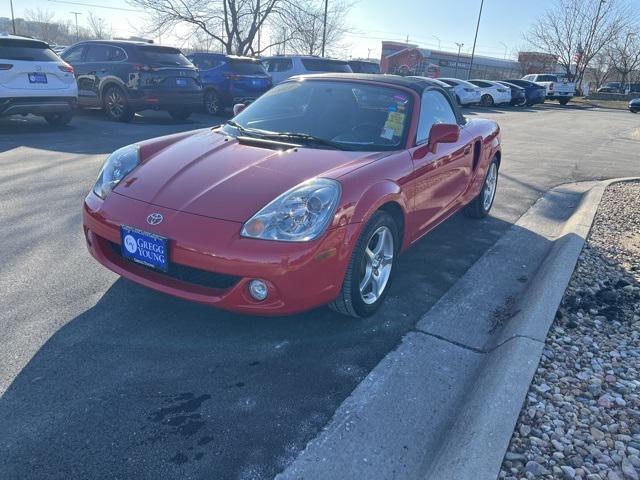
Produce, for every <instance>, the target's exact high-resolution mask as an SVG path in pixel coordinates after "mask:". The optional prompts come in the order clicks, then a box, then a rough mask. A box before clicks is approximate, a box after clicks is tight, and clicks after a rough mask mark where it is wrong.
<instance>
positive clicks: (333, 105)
mask: <svg viewBox="0 0 640 480" xmlns="http://www.w3.org/2000/svg"><path fill="white" fill-rule="evenodd" d="M411 107H412V99H411V95H410V94H409V93H406V92H404V91H402V90H399V89H395V88H390V87H380V86H376V85H370V84H365V83H357V82H344V81H326V80H322V81H321V80H307V81H301V82H285V83H282V84H280V85H278V86H276V87H275V88H273V89H271V90H269V91H268V92H267V93H265V94H264V95H262V96H261V97H260V98H259V99H258V100H256V101H255V102H254V103H252V104H251V105H250V106H248V107H247V108H246V109H245V110H244V111H243V112H242V113H240V114H239V115H238V116H236V117H235V118H234V119H233V122H235V124H236V126H232V125H229V124H227V125H225V126H224V127H223V130H224V132H225V133H228V134H232V135H248V136H257V137H261V136H267V137H268V136H271V137H273V135H274V134H276V135H278V138H277V139H281V140H282V141H286V140H287V139H286V138H284V136H283V135H282V134H292V133H293V134H296V135H297V136H296V137H295V138H290V141H291V143H302V144H305V145H306V146H310V147H318V148H326V147H327V144H328V143H329V142H330V143H331V144H332V145H333V146H334V147H335V146H337V148H342V149H345V150H361V151H379V150H396V149H399V148H402V145H404V141H405V136H406V132H407V130H408V128H409V121H410V116H411ZM302 136H307V137H313V138H314V139H316V140H322V142H319V141H313V139H312V138H307V139H306V140H308V141H305V139H304V138H301V137H302ZM322 143H324V145H323V144H322Z"/></svg>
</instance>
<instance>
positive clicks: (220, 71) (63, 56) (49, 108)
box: [0, 34, 575, 125]
mask: <svg viewBox="0 0 640 480" xmlns="http://www.w3.org/2000/svg"><path fill="white" fill-rule="evenodd" d="M0 47H1V50H0V62H1V63H0V85H1V86H3V87H4V90H0V92H2V93H0V95H1V96H0V116H6V115H13V114H23V115H24V114H27V113H35V114H36V115H41V116H43V117H44V118H45V119H46V120H47V121H48V122H49V123H51V124H53V125H64V124H66V123H68V122H69V121H70V120H71V116H72V114H73V109H74V108H76V107H80V108H101V109H103V110H104V111H105V113H106V115H107V116H108V117H109V118H111V119H113V120H116V121H122V122H126V121H129V120H130V119H131V118H132V117H133V116H134V115H135V113H136V112H139V111H142V110H149V109H152V110H162V111H167V112H168V113H169V114H170V115H171V116H172V117H173V118H175V119H176V120H185V119H187V118H188V117H189V116H190V115H191V113H192V112H194V111H196V110H199V109H202V108H204V110H205V112H207V113H209V114H211V115H220V114H222V113H223V112H224V111H225V110H226V109H227V108H230V107H232V106H233V105H235V104H239V103H241V104H248V103H251V102H253V101H254V100H255V99H257V98H258V97H259V96H260V95H262V94H263V93H264V92H266V91H267V90H269V89H270V88H272V87H273V86H274V85H277V84H279V83H281V82H283V81H285V80H287V79H289V78H290V77H292V76H295V75H304V74H312V73H352V72H355V73H364V74H372V73H380V69H379V66H378V65H377V64H376V63H374V62H369V61H364V60H352V61H350V62H347V61H343V60H336V59H331V58H320V57H315V56H296V55H290V56H272V57H266V58H262V59H256V58H250V57H238V56H231V55H223V54H217V53H194V54H191V55H189V56H185V55H183V54H182V52H181V51H180V50H178V49H176V48H173V47H167V46H159V45H154V44H152V43H147V42H141V41H124V40H91V41H83V42H80V43H77V44H75V45H72V46H70V47H67V48H66V49H64V50H63V51H62V52H61V53H60V57H58V55H57V54H56V53H55V52H54V49H53V48H54V47H50V46H49V45H47V44H46V43H44V42H41V41H38V40H34V39H31V38H24V37H17V36H13V35H7V34H4V35H1V36H0ZM74 77H75V81H74ZM414 78H415V77H414ZM419 78H421V79H423V80H427V81H429V82H431V83H432V84H433V85H437V86H439V87H441V88H443V89H444V90H446V91H447V92H448V93H449V95H450V96H451V98H452V99H453V100H454V101H456V102H457V103H458V105H461V106H466V105H475V104H479V105H482V106H486V107H491V106H494V105H512V106H524V105H527V106H532V105H535V104H538V103H544V101H545V100H548V99H549V100H558V101H559V102H560V103H561V104H562V105H566V104H567V102H568V101H569V100H570V99H571V98H572V96H573V95H574V94H575V85H574V84H572V83H570V82H567V81H565V80H563V79H560V78H558V76H557V75H552V74H531V75H526V76H525V77H524V78H522V79H502V80H499V81H490V80H484V79H472V80H468V81H467V80H461V79H457V78H439V79H425V77H419Z"/></svg>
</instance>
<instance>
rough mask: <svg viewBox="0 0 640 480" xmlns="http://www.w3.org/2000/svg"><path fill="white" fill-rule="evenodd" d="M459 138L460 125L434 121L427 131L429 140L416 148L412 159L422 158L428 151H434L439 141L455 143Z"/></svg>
mask: <svg viewBox="0 0 640 480" xmlns="http://www.w3.org/2000/svg"><path fill="white" fill-rule="evenodd" d="M459 138H460V127H459V126H458V125H455V124H448V123H436V124H435V125H433V126H432V127H431V131H430V132H429V141H428V142H427V143H424V144H422V145H421V146H419V147H418V148H416V149H415V150H414V152H413V159H414V160H419V159H421V158H424V157H425V156H426V155H427V154H428V153H430V152H435V151H436V146H437V145H438V144H439V143H455V142H457V141H458V139H459Z"/></svg>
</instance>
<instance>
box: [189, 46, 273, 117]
mask: <svg viewBox="0 0 640 480" xmlns="http://www.w3.org/2000/svg"><path fill="white" fill-rule="evenodd" d="M188 58H189V60H191V62H192V63H193V64H194V65H195V66H196V67H198V69H199V70H200V81H201V82H202V87H203V89H204V109H205V111H206V112H207V113H209V114H211V115H220V114H222V113H223V112H224V111H225V109H226V108H227V107H232V106H233V105H235V104H236V103H245V104H246V103H251V102H252V101H254V100H255V99H256V98H258V97H259V96H260V95H262V94H263V93H264V92H266V91H267V90H269V89H270V88H271V86H272V82H271V77H270V76H269V74H268V73H267V72H266V70H265V69H264V67H263V66H262V63H260V61H259V60H257V59H255V58H250V57H235V56H232V55H223V54H220V53H194V54H193V55H189V56H188Z"/></svg>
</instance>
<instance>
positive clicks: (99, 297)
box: [0, 104, 640, 479]
mask: <svg viewBox="0 0 640 480" xmlns="http://www.w3.org/2000/svg"><path fill="white" fill-rule="evenodd" d="M464 113H465V114H466V115H467V116H469V117H473V116H483V117H488V118H493V119H495V120H497V121H498V122H500V126H501V129H502V136H503V144H504V149H503V162H502V171H501V179H500V183H499V188H498V195H497V198H496V204H495V207H494V210H493V211H492V216H491V217H489V218H487V219H485V220H482V221H471V220H467V219H465V218H463V217H462V216H460V215H458V216H455V217H454V218H452V219H451V220H449V221H447V222H446V223H445V224H443V225H442V226H440V227H439V228H438V229H436V230H435V231H434V232H432V233H431V234H429V235H428V236H427V237H426V238H425V239H423V240H422V241H421V242H420V243H419V244H418V245H417V246H416V247H414V248H413V249H412V250H410V251H409V252H407V253H406V254H405V255H404V256H403V257H401V259H400V262H399V263H398V265H397V270H396V278H395V283H394V285H393V287H392V289H391V291H390V295H389V297H388V299H387V302H386V304H385V305H383V307H382V308H381V310H380V311H379V312H378V313H377V314H376V315H375V316H374V317H371V318H369V319H366V320H361V321H354V320H349V319H345V318H343V317H340V316H338V315H337V314H335V313H333V312H331V311H329V310H328V309H326V308H321V309H318V310H315V311H312V312H308V313H305V314H301V315H295V316H290V317H281V318H262V317H251V316H241V315H235V314H230V313H226V312H222V311H218V310H213V309H210V308H207V307H203V306H199V305H193V304H190V303H187V302H184V301H181V300H176V299H173V298H169V297H166V296H163V295H161V294H159V293H155V292H153V291H150V290H147V289H145V288H143V287H139V286H137V285H135V284H133V283H130V282H128V281H126V280H122V279H119V278H118V277H117V276H115V275H114V274H112V273H111V272H109V271H107V270H105V269H104V268H102V267H101V266H99V265H98V264H97V263H96V262H94V261H93V260H92V259H91V258H90V256H89V254H88V253H87V251H86V248H85V246H84V240H83V235H82V230H81V209H80V207H81V202H82V199H83V197H84V195H85V194H86V192H87V191H88V190H89V189H90V187H91V185H92V183H93V181H94V179H95V176H96V174H97V171H98V169H99V167H100V165H101V163H102V161H103V160H104V157H105V154H107V153H109V152H110V151H112V150H114V149H116V148H118V147H121V146H123V145H126V144H129V143H132V142H135V141H137V140H141V139H145V138H149V137H152V136H159V135H163V134H168V133H172V132H176V131H182V130H187V129H194V128H203V127H206V126H209V125H212V124H216V123H219V122H220V121H222V120H221V119H216V118H213V117H208V116H205V115H194V116H193V118H192V119H191V120H190V121H189V122H186V123H179V122H175V121H173V120H172V119H171V118H170V117H168V116H167V115H166V114H163V113H157V114H155V113H152V114H149V115H144V116H142V117H138V118H136V120H135V121H134V122H133V123H132V124H117V123H112V122H109V121H108V120H106V119H105V118H104V117H103V116H102V114H101V113H99V112H85V113H81V114H79V115H77V116H76V117H75V119H74V121H73V122H72V124H71V126H69V127H67V128H64V129H60V130H52V129H51V128H50V127H48V126H47V124H46V123H45V122H43V121H41V120H39V119H32V118H28V119H9V120H8V119H0V225H2V233H3V235H4V238H3V247H2V249H0V304H1V305H2V309H1V310H0V332H3V334H2V336H0V395H2V396H1V397H0V425H1V428H0V472H2V474H1V475H0V477H1V478H3V479H4V478H7V479H18V478H30V479H39V478H65V479H75V478H78V479H80V478H82V479H85V478H95V479H98V478H138V479H161V478H194V479H200V478H216V479H227V478H228V479H261V478H271V477H273V475H274V474H276V473H278V472H279V471H281V470H282V469H283V468H284V467H286V466H287V465H288V464H289V463H290V462H291V461H292V459H293V458H294V457H295V455H296V454H297V453H298V452H299V451H300V450H301V449H302V448H304V446H305V444H306V443H307V442H308V441H309V440H310V439H311V438H313V437H314V436H315V435H316V434H317V433H318V432H319V431H320V430H321V429H322V427H323V426H324V425H325V424H326V423H327V422H328V420H329V419H330V418H331V416H332V414H333V412H334V411H335V409H336V408H337V406H338V405H339V404H340V403H341V402H342V400H343V399H344V398H346V397H347V396H348V395H349V394H350V392H351V391H352V390H353V389H354V387H355V386H356V385H357V384H358V382H359V381H360V380H362V379H363V378H364V377H365V376H366V375H367V373H368V372H369V371H370V370H371V369H372V368H373V367H374V366H375V365H376V364H377V363H378V362H379V360H380V359H381V358H382V357H383V356H384V355H385V354H386V353H388V352H389V351H391V350H392V349H394V348H395V347H396V346H397V344H398V342H399V341H400V339H401V338H402V336H403V335H404V334H405V333H406V332H407V331H409V330H411V329H412V328H413V326H414V325H415V323H416V322H417V320H418V319H419V318H420V316H421V314H423V313H424V312H425V311H427V310H428V309H429V307H430V306H431V305H433V304H434V303H435V302H436V301H437V300H438V298H439V297H440V296H441V295H442V294H443V293H444V292H446V291H447V289H448V288H449V287H450V286H451V285H453V284H454V283H455V281H456V280H457V279H458V278H459V277H460V276H461V275H462V274H464V272H465V271H466V270H467V269H468V268H469V267H470V266H471V265H473V263H474V262H475V261H476V260H477V259H478V258H479V257H480V256H481V255H482V254H483V253H484V252H485V251H486V250H487V249H488V248H489V247H490V246H491V245H493V244H494V243H495V242H496V241H497V240H498V239H499V238H500V237H501V235H502V234H503V233H504V232H505V231H506V230H507V229H508V228H509V226H510V225H512V224H513V223H514V222H515V221H516V220H517V219H518V218H519V217H520V216H521V215H522V214H523V213H524V212H525V211H526V210H527V209H528V208H529V207H530V206H531V205H532V204H533V203H534V202H535V200H536V199H537V198H539V196H540V195H541V194H542V193H544V192H545V191H547V190H549V189H550V188H552V187H554V186H556V185H559V184H562V183H566V182H575V181H581V180H596V179H605V178H613V177H623V176H632V175H639V174H640V155H639V153H640V152H639V145H640V143H639V142H640V122H639V119H638V117H637V116H634V115H631V114H629V113H628V112H624V111H612V110H600V109H581V108H577V107H576V108H571V107H561V106H559V105H557V104H545V105H543V106H539V107H534V108H530V109H528V108H525V109H508V108H505V109H497V108H496V109H483V110H482V109H473V110H469V109H467V110H465V112H464ZM425 374H426V375H428V374H429V372H425Z"/></svg>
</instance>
